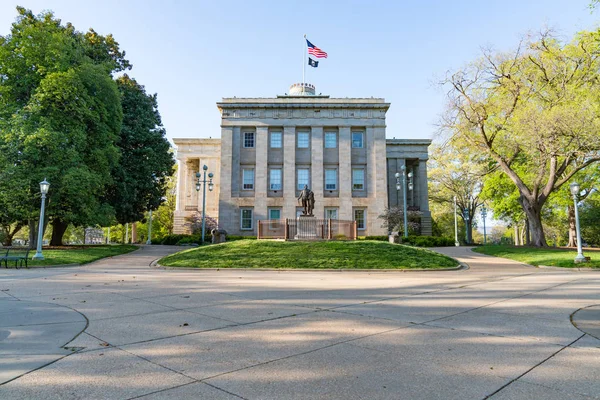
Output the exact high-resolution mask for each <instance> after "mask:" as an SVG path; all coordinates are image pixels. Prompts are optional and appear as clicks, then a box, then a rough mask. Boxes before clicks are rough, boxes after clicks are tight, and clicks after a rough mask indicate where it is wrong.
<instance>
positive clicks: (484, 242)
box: [481, 205, 487, 245]
mask: <svg viewBox="0 0 600 400" xmlns="http://www.w3.org/2000/svg"><path fill="white" fill-rule="evenodd" d="M486 216H487V208H485V205H483V206H481V219H482V220H483V244H484V245H485V244H487V234H486V231H485V217H486Z"/></svg>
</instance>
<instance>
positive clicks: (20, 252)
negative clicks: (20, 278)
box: [0, 248, 31, 269]
mask: <svg viewBox="0 0 600 400" xmlns="http://www.w3.org/2000/svg"><path fill="white" fill-rule="evenodd" d="M30 251H31V250H30V249H19V248H7V249H6V251H4V250H2V251H0V263H1V262H2V261H4V268H8V262H9V261H14V262H15V268H17V269H18V268H19V267H22V266H23V262H25V268H29V266H28V265H27V260H28V258H29V252H30Z"/></svg>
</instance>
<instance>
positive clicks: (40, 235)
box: [31, 178, 50, 260]
mask: <svg viewBox="0 0 600 400" xmlns="http://www.w3.org/2000/svg"><path fill="white" fill-rule="evenodd" d="M49 188H50V184H49V183H48V182H47V181H46V178H44V180H43V181H41V182H40V192H41V193H42V207H41V209H40V223H39V225H38V240H37V250H36V252H35V255H34V256H33V257H32V258H31V259H32V260H43V259H44V256H43V254H42V241H43V240H44V211H45V208H46V194H48V189H49Z"/></svg>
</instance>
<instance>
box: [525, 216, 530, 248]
mask: <svg viewBox="0 0 600 400" xmlns="http://www.w3.org/2000/svg"><path fill="white" fill-rule="evenodd" d="M525 245H526V246H531V230H530V229H529V219H528V218H527V219H525Z"/></svg>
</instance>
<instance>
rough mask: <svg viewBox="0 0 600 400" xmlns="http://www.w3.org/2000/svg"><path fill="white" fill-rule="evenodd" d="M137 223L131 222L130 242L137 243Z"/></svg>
mask: <svg viewBox="0 0 600 400" xmlns="http://www.w3.org/2000/svg"><path fill="white" fill-rule="evenodd" d="M137 240H138V239H137V223H136V222H134V223H132V224H131V243H137Z"/></svg>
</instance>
